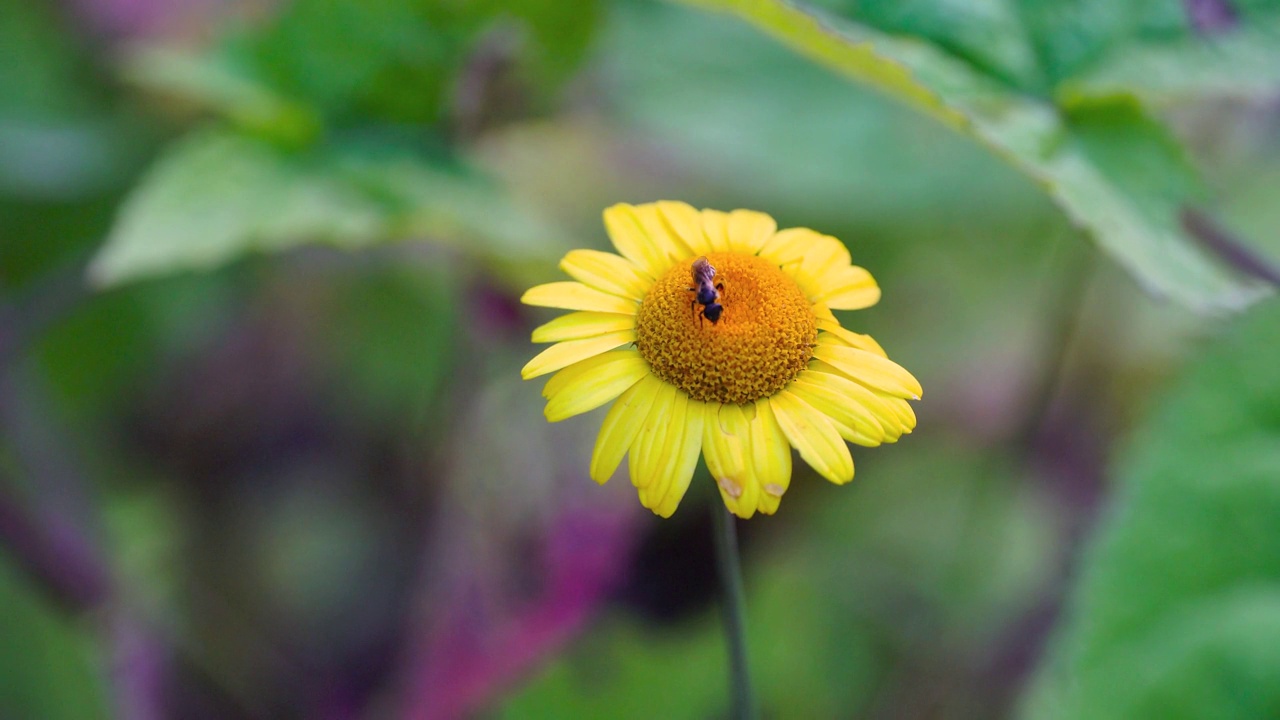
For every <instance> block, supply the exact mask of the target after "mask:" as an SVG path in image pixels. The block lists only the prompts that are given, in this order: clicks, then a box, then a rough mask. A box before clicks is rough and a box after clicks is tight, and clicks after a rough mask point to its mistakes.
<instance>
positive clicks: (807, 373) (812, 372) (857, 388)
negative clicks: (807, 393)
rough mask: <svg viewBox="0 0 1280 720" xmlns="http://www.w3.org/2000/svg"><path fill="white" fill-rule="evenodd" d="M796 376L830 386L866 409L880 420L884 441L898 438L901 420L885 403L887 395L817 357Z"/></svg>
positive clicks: (888, 441)
mask: <svg viewBox="0 0 1280 720" xmlns="http://www.w3.org/2000/svg"><path fill="white" fill-rule="evenodd" d="M800 376H801V377H804V378H805V380H807V381H809V382H813V383H815V384H819V385H825V386H827V387H830V388H831V389H832V390H834V391H835V392H837V393H839V394H840V395H842V396H844V397H847V398H849V401H850V402H852V403H856V404H858V405H861V406H862V407H863V408H866V410H867V411H868V412H870V413H871V414H872V416H873V417H875V419H876V422H878V423H880V428H881V429H882V430H883V431H884V442H887V443H892V442H897V441H898V438H900V437H902V434H903V428H902V421H901V420H900V419H899V413H898V412H897V411H895V410H894V408H892V407H891V406H890V405H889V402H888V401H889V399H890V398H889V396H887V395H882V394H880V393H877V392H875V391H874V390H872V389H871V388H868V387H866V386H865V385H862V384H861V383H856V382H854V381H852V380H850V379H849V378H848V376H846V375H845V374H844V373H843V372H840V371H839V370H837V369H836V368H835V367H834V366H832V365H828V364H827V363H824V362H822V361H821V360H814V361H812V362H810V363H809V367H808V368H807V369H806V370H804V371H803V372H802V373H801V375H800ZM894 399H900V398H894ZM902 402H906V400H902Z"/></svg>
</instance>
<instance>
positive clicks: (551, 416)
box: [543, 350, 649, 422]
mask: <svg viewBox="0 0 1280 720" xmlns="http://www.w3.org/2000/svg"><path fill="white" fill-rule="evenodd" d="M580 366H583V367H580ZM648 374H649V363H647V362H645V360H644V358H642V357H640V354H639V353H637V352H635V351H634V350H621V351H618V352H609V353H605V354H603V355H598V356H596V357H594V358H591V359H590V360H583V361H582V362H580V363H576V364H574V365H570V366H569V367H567V368H565V369H563V370H561V371H560V372H558V373H556V374H555V375H554V376H553V377H552V378H551V380H549V381H547V388H546V389H545V390H544V391H543V395H545V396H546V397H547V398H548V401H547V407H546V409H545V410H544V411H543V414H544V415H546V416H547V420H549V421H551V422H560V421H561V420H564V419H565V418H570V417H573V416H574V415H580V414H582V413H584V412H587V411H589V410H595V409H596V408H598V407H600V406H601V405H604V404H605V403H607V402H610V401H611V400H613V399H614V398H616V397H618V396H619V395H621V394H622V393H623V392H624V391H626V390H627V389H628V388H630V387H631V386H632V385H635V384H636V383H637V382H638V381H639V380H640V378H642V377H644V376H646V375H648ZM562 378H563V379H562ZM553 385H554V387H553Z"/></svg>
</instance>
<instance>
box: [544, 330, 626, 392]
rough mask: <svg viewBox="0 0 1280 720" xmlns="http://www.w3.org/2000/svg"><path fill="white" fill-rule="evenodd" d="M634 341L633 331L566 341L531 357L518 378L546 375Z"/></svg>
mask: <svg viewBox="0 0 1280 720" xmlns="http://www.w3.org/2000/svg"><path fill="white" fill-rule="evenodd" d="M635 340H636V331H635V330H619V331H617V332H611V333H606V334H604V335H600V336H597V337H591V338H586V339H583V340H566V341H564V342H561V343H556V344H555V345H552V346H551V347H549V348H547V349H546V350H543V351H542V352H540V353H538V354H537V355H535V356H533V359H532V360H530V361H529V362H528V363H526V364H525V366H524V367H523V368H522V369H521V370H520V376H521V377H523V378H524V379H525V380H528V379H529V378H535V377H538V376H539V375H546V374H547V373H549V372H555V371H556V370H559V369H561V368H566V367H569V366H570V365H572V364H574V363H576V362H579V361H581V360H586V359H587V358H589V357H594V356H596V355H599V354H600V353H602V352H606V351H609V350H612V349H614V348H616V347H618V346H619V345H626V344H627V343H630V342H635Z"/></svg>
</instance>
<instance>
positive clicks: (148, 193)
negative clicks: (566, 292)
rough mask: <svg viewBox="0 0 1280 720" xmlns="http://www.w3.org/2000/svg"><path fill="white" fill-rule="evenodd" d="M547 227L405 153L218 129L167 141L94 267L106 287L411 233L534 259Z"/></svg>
mask: <svg viewBox="0 0 1280 720" xmlns="http://www.w3.org/2000/svg"><path fill="white" fill-rule="evenodd" d="M551 233H552V231H551V230H550V229H548V228H546V227H545V226H543V225H541V224H540V223H539V222H537V221H536V220H535V219H534V218H532V217H530V216H529V215H528V214H526V213H524V212H523V211H521V210H520V209H518V208H515V207H513V206H512V205H510V204H509V203H508V201H507V200H506V199H505V198H504V197H503V196H502V194H501V193H500V192H499V191H498V189H497V188H495V187H493V186H492V185H491V184H488V183H485V182H483V181H481V180H479V179H478V178H475V177H470V176H467V175H464V174H462V173H460V172H459V171H457V170H454V169H452V168H449V169H443V168H438V167H436V166H432V165H429V164H428V163H427V162H425V161H423V160H420V159H418V158H417V157H415V156H414V154H412V153H411V152H407V151H406V152H396V151H395V150H394V148H392V149H389V150H377V151H375V150H371V149H368V148H364V147H335V148H324V149H320V150H317V151H315V152H309V153H289V152H285V151H283V150H281V149H279V148H276V147H274V146H272V145H271V144H269V143H267V142H264V141H260V140H256V139H253V138H249V137H244V136H241V135H238V134H236V133H232V132H227V131H224V130H217V129H212V130H206V131H202V132H197V133H195V134H192V135H191V136H189V137H187V138H185V139H184V140H182V141H180V142H179V143H177V144H176V145H174V146H173V147H171V148H170V149H169V151H168V153H166V155H165V156H164V157H162V158H161V159H160V161H159V162H158V163H157V164H156V166H155V167H154V168H152V170H151V172H150V173H149V174H148V175H147V177H146V178H145V179H144V180H143V182H142V184H141V186H140V187H139V188H137V189H136V190H135V191H134V193H133V194H132V195H131V196H130V197H129V199H128V200H127V201H126V202H125V205H124V207H123V208H122V210H121V213H120V216H119V218H118V219H117V222H116V224H115V227H114V228H113V230H112V232H111V235H110V236H109V237H108V239H107V242H106V245H105V246H104V247H103V248H102V249H101V251H100V252H99V254H98V256H97V257H96V258H95V260H94V262H93V265H92V268H91V275H92V277H93V279H94V280H95V281H96V282H98V283H99V284H104V285H110V284H114V283H118V282H121V281H124V280H130V279H136V278H139V277H146V276H155V275H161V274H166V273H172V272H177V271H183V270H207V269H210V268H213V267H217V266H219V265H222V264H224V263H227V262H229V261H231V260H233V259H235V258H237V257H239V256H241V255H243V254H245V253H249V252H277V251H281V250H286V249H289V248H293V247H297V246H299V245H303V244H306V243H323V244H327V245H333V246H337V247H340V248H348V249H350V248H358V247H363V246H367V245H369V244H372V243H374V242H379V241H387V240H396V239H401V238H405V237H413V236H429V237H433V238H437V239H452V240H472V241H480V243H479V245H477V246H475V247H471V248H469V249H471V250H473V251H476V252H480V253H483V252H491V253H494V254H509V255H512V256H515V257H520V256H531V255H532V256H538V255H540V254H541V253H544V252H549V251H548V250H543V249H539V248H541V247H543V246H542V245H539V242H540V241H542V240H545V239H546V238H547V237H550V236H551Z"/></svg>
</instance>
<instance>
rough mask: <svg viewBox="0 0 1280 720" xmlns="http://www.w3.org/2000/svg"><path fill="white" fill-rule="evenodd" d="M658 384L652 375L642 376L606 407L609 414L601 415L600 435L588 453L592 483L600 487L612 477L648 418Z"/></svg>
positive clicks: (656, 394) (657, 380) (659, 382)
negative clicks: (602, 421) (593, 481)
mask: <svg viewBox="0 0 1280 720" xmlns="http://www.w3.org/2000/svg"><path fill="white" fill-rule="evenodd" d="M662 384H663V382H662V381H661V380H659V379H658V378H656V377H654V376H653V375H646V376H645V377H643V378H641V379H640V382H637V383H636V384H635V385H632V386H631V388H630V389H628V390H627V391H626V392H624V393H622V397H620V398H618V401H617V402H615V403H614V404H613V407H611V408H609V414H607V415H605V416H604V424H603V425H601V426H600V434H599V435H598V436H596V444H595V448H594V449H592V451H591V466H590V467H591V470H590V472H591V479H592V480H595V481H596V482H598V483H600V484H602V485H603V484H604V483H605V482H607V481H608V480H609V478H610V477H613V473H614V471H615V470H617V469H618V465H619V464H620V463H621V462H622V458H623V457H625V456H626V454H627V451H628V450H630V449H631V446H632V444H633V443H635V441H636V437H637V436H638V435H639V434H640V428H641V426H643V425H644V421H645V420H646V419H648V417H649V410H650V409H651V408H652V407H653V401H654V398H656V397H657V396H658V389H659V386H660V385H662Z"/></svg>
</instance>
